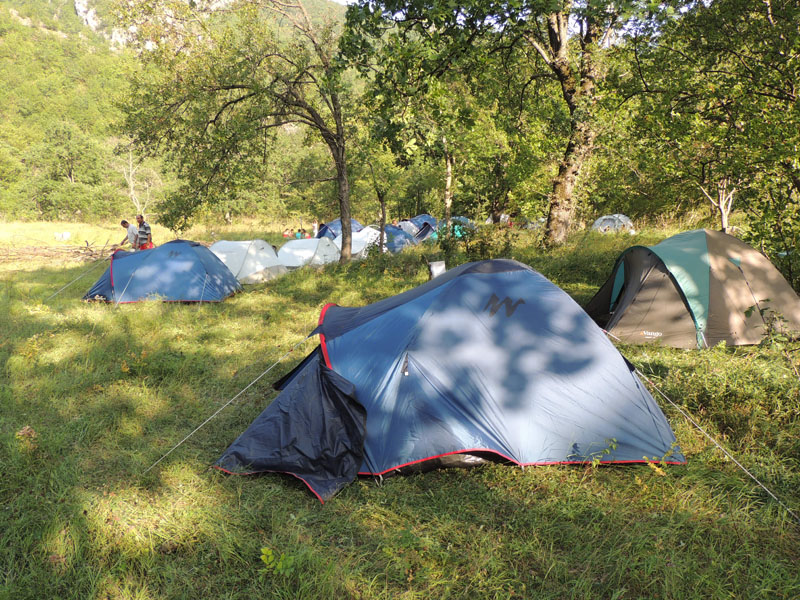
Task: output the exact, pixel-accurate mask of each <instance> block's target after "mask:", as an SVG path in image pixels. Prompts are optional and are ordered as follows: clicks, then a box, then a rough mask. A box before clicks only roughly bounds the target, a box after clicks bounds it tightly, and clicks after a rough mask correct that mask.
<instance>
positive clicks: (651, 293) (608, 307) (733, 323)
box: [586, 229, 800, 348]
mask: <svg viewBox="0 0 800 600" xmlns="http://www.w3.org/2000/svg"><path fill="white" fill-rule="evenodd" d="M586 312H588V313H589V315H590V316H591V317H592V318H593V319H594V320H595V321H596V322H597V323H598V324H599V325H600V326H601V327H603V328H605V329H606V331H608V332H609V333H610V334H612V335H613V336H614V337H616V338H618V339H620V340H621V341H623V342H626V343H643V342H648V341H655V342H658V343H661V344H665V345H667V346H675V347H677V348H697V347H700V348H703V347H708V346H713V345H715V344H717V343H719V342H723V341H724V342H726V343H727V344H730V345H744V344H757V343H758V342H760V341H761V340H762V339H763V337H764V335H765V333H766V332H767V330H768V327H769V324H770V323H771V324H773V325H774V326H777V327H778V328H779V329H783V330H790V331H800V299H798V297H797V294H796V293H795V291H794V290H793V289H792V288H791V286H790V285H789V284H788V283H787V282H786V280H785V279H784V278H783V276H782V275H781V274H780V273H779V272H778V270H777V269H776V268H775V267H774V266H773V264H772V263H771V262H769V260H767V258H766V257H764V255H762V254H761V253H759V252H758V251H756V250H754V249H753V248H751V247H750V246H748V245H747V244H745V243H744V242H742V241H740V240H738V239H736V238H735V237H733V236H730V235H727V234H725V233H721V232H719V231H709V230H707V229H698V230H695V231H687V232H685V233H681V234H678V235H675V236H673V237H671V238H668V239H666V240H664V241H663V242H661V243H660V244H657V245H655V246H651V247H644V246H633V247H631V248H628V249H627V250H625V251H624V252H623V253H622V254H621V255H620V257H619V258H618V259H617V263H616V265H615V266H614V269H613V270H612V272H611V277H609V279H608V280H607V281H606V282H605V284H603V286H602V287H601V288H600V290H599V291H598V292H597V294H596V295H595V296H594V298H592V299H591V300H590V301H589V304H588V305H587V306H586Z"/></svg>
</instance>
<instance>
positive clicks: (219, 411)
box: [142, 335, 311, 475]
mask: <svg viewBox="0 0 800 600" xmlns="http://www.w3.org/2000/svg"><path fill="white" fill-rule="evenodd" d="M310 337H311V336H310V335H309V336H306V337H305V338H303V339H302V340H300V341H299V342H297V343H296V344H295V345H294V346H292V348H291V349H290V350H289V351H288V352H287V353H286V354H284V355H283V356H281V357H280V358H279V359H278V360H276V361H275V362H274V363H273V364H272V365H271V366H270V367H268V368H267V370H266V371H264V372H263V373H261V375H259V376H258V377H256V378H255V379H253V381H251V382H250V383H249V384H248V385H247V386H246V387H245V388H244V389H243V390H242V391H240V392H239V393H238V394H236V395H235V396H234V397H233V398H231V399H230V400H228V401H227V402H226V403H225V404H223V405H222V406H220V407H219V409H217V411H216V412H215V413H214V414H213V415H211V416H210V417H208V418H207V419H206V420H205V421H203V422H202V423H200V425H198V426H197V427H196V428H195V429H194V431H192V432H191V433H190V434H189V435H187V436H186V437H185V438H183V439H182V440H181V441H180V442H178V443H177V444H175V445H174V446H173V447H172V448H171V449H170V451H169V452H167V453H166V454H164V455H163V456H162V457H161V458H159V459H158V460H157V461H156V462H154V463H153V464H152V465H150V466H149V467H147V469H145V470H144V471H143V472H142V475H145V474H147V472H148V471H150V469H152V468H153V467H155V466H156V465H157V464H158V463H160V462H161V461H162V460H164V459H165V458H167V456H169V455H170V454H172V453H173V452H174V451H175V450H177V449H178V447H179V446H180V445H181V444H183V443H184V442H185V441H186V440H188V439H189V438H190V437H192V436H193V435H194V434H195V433H197V432H198V431H200V430H201V429H202V428H203V427H205V426H206V425H207V424H208V423H209V422H210V421H211V420H212V419H213V418H214V417H216V416H217V415H218V414H219V413H221V412H222V411H223V410H224V409H225V408H226V407H227V406H228V405H229V404H231V403H232V402H233V401H234V400H236V399H237V398H238V397H239V396H241V395H242V394H244V393H245V392H246V391H247V390H249V389H250V388H251V387H252V386H253V385H254V384H255V383H256V382H257V381H258V380H259V379H261V378H262V377H264V375H266V374H267V373H269V372H270V371H272V369H274V368H275V367H276V366H277V365H278V363H280V362H281V361H282V360H283V359H284V358H286V357H287V356H289V355H290V354H291V353H292V352H294V351H295V348H297V347H298V346H299V345H300V344H302V343H303V342H305V341H306V340H308V339H309V338H310Z"/></svg>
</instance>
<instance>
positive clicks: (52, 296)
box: [43, 256, 111, 302]
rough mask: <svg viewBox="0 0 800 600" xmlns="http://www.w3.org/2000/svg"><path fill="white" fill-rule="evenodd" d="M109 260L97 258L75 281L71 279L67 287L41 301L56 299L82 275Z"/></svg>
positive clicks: (107, 257)
mask: <svg viewBox="0 0 800 600" xmlns="http://www.w3.org/2000/svg"><path fill="white" fill-rule="evenodd" d="M109 258H111V257H110V256H106V257H104V258H98V259H97V260H95V261H94V262H93V263H92V264H91V265H90V266H89V268H88V269H86V270H85V271H84V272H83V273H81V274H80V275H78V276H77V277H76V278H75V279H73V280H72V281H70V282H69V283H68V284H67V285H65V286H64V287H62V288H61V289H60V290H58V291H57V292H54V293H52V294H50V295H49V296H48V297H47V298H45V299H44V300H43V302H47V301H48V300H50V299H51V298H55V297H56V296H58V295H59V294H60V293H61V292H63V291H64V290H65V289H67V288H68V287H69V286H71V285H72V284H73V283H75V282H76V281H78V280H79V279H81V278H82V277H83V276H84V275H87V274H88V273H89V271H91V270H92V269H94V268H95V267H96V266H97V265H98V264H100V263H101V262H103V261H106V260H108V259H109Z"/></svg>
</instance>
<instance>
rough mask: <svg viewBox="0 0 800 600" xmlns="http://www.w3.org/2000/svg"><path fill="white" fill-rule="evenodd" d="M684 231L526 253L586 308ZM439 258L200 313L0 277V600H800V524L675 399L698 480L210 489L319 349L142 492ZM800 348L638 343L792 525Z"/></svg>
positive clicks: (18, 274) (799, 430)
mask: <svg viewBox="0 0 800 600" xmlns="http://www.w3.org/2000/svg"><path fill="white" fill-rule="evenodd" d="M118 229H119V230H120V231H119V234H118V237H119V238H120V239H121V238H122V235H123V234H124V232H123V231H122V229H121V228H120V227H118ZM200 233H201V232H195V233H194V237H201V235H198V234H200ZM215 233H218V232H215ZM254 233H257V234H258V233H259V232H253V231H251V230H241V231H234V230H233V229H232V230H231V231H226V232H225V235H226V237H229V238H235V237H238V238H240V239H242V238H248V237H254V235H253V234H254ZM205 235H206V236H207V237H206V238H205V239H209V237H210V232H205ZM665 235H666V233H665V232H663V231H648V232H645V233H644V234H641V235H639V236H636V237H633V238H629V237H627V236H607V237H601V236H598V235H594V234H586V235H582V234H579V235H577V236H575V237H574V238H573V239H572V240H571V242H570V244H568V245H567V246H566V247H564V248H562V249H559V250H558V251H555V252H551V253H545V252H543V251H540V250H538V249H537V248H536V247H535V246H534V245H532V244H531V243H530V242H531V240H530V239H528V238H526V237H523V238H520V239H518V240H515V243H514V245H513V247H512V248H511V252H510V253H511V255H513V256H514V257H515V258H517V259H519V260H522V261H524V262H526V263H528V264H531V265H532V266H534V268H536V269H537V270H539V271H541V272H542V273H543V274H544V275H546V276H547V277H549V278H550V279H551V280H553V281H554V282H556V283H557V284H559V285H561V286H562V287H563V288H564V289H565V290H567V292H569V293H570V294H571V295H573V297H575V298H576V299H577V300H578V301H580V302H583V301H585V300H587V299H588V298H589V297H591V295H592V294H593V293H594V291H595V290H596V289H597V287H598V286H599V285H600V283H602V281H603V279H604V278H605V277H606V276H607V274H608V271H609V270H610V268H611V266H612V264H613V262H614V259H615V258H616V256H617V254H618V253H619V252H620V251H621V250H622V249H624V248H625V247H627V245H629V244H631V243H644V244H649V243H653V242H654V241H658V240H659V239H660V238H662V237H664V236H665ZM258 237H265V236H264V235H260V234H259V235H258ZM267 237H268V236H267ZM268 239H269V237H268ZM426 253H427V257H428V258H434V257H435V255H434V249H416V250H413V251H409V252H406V253H403V254H400V255H398V256H394V257H391V258H389V257H373V258H371V259H369V260H367V261H365V262H362V263H354V264H351V265H347V266H339V265H333V266H330V267H328V268H326V269H325V270H322V271H314V270H310V269H302V270H299V271H296V272H293V273H291V274H289V275H287V276H285V277H283V278H280V279H277V280H275V281H273V282H270V283H267V284H262V285H258V286H252V287H250V288H249V289H248V291H247V292H246V293H242V294H239V295H237V296H235V297H233V298H231V299H229V300H227V301H226V302H224V303H220V304H214V305H202V306H197V305H180V304H172V303H169V304H161V303H141V304H132V305H121V306H118V307H114V306H107V305H100V304H85V303H82V302H81V301H80V300H79V298H80V296H81V295H82V294H83V293H84V292H85V291H86V289H88V287H89V286H90V285H91V283H92V281H90V280H92V278H93V277H94V276H90V277H87V278H86V280H84V282H82V283H81V284H76V285H74V286H71V287H69V288H67V289H66V290H65V291H64V292H63V293H61V294H59V295H57V296H56V297H55V298H53V299H51V300H49V301H47V302H44V301H43V300H44V299H45V298H46V297H47V296H49V295H50V294H52V293H53V292H54V291H56V290H57V289H58V288H60V287H62V286H63V285H65V284H67V283H69V282H70V281H72V280H73V279H74V278H75V277H77V276H78V275H79V274H80V273H82V272H83V271H84V270H85V269H86V268H87V267H88V265H85V264H81V263H65V264H53V263H52V262H51V261H50V260H48V261H42V262H41V263H34V264H26V265H21V264H0V313H1V314H2V315H3V316H2V317H0V368H2V371H0V377H2V380H1V381H2V385H1V386H0V461H1V462H2V477H0V536H1V537H0V598H9V599H10V598H14V599H17V598H36V599H41V598H56V597H60V598H141V599H155V598H255V597H263V598H287V599H289V598H292V599H294V598H365V599H382V598H409V599H410V598H433V597H436V598H512V597H523V598H731V597H736V598H797V597H800V574H799V572H798V569H797V565H798V564H800V527H798V524H797V523H794V522H792V521H791V520H790V519H789V518H788V517H787V514H786V513H785V511H783V510H782V509H781V508H780V507H779V506H778V505H777V504H776V503H775V502H774V501H772V500H771V499H770V498H769V497H768V496H767V495H766V494H765V493H764V492H763V491H762V490H761V489H760V488H758V487H757V486H756V485H755V484H754V483H753V482H752V481H751V480H750V479H748V478H747V477H746V476H744V475H743V474H742V473H741V471H740V470H739V469H738V468H737V467H736V466H735V465H733V464H732V463H731V462H730V461H728V460H726V458H725V457H724V455H723V454H721V453H720V452H719V451H718V450H717V449H715V448H714V447H713V445H711V444H710V443H708V442H707V440H706V439H705V438H704V437H703V436H702V435H701V434H700V433H699V432H698V431H697V430H696V429H694V428H693V427H692V426H690V425H688V424H687V423H686V421H685V420H684V419H683V418H682V417H681V416H680V415H679V414H677V412H676V411H674V409H671V408H670V407H669V406H664V411H665V413H666V414H667V416H668V418H669V419H670V422H671V423H672V425H673V428H674V429H675V431H676V435H677V436H678V439H679V442H680V444H681V447H682V448H683V450H684V451H685V453H686V454H687V456H688V459H689V462H688V465H687V466H685V467H671V468H663V469H661V468H651V467H648V466H644V465H643V466H629V467H605V468H591V467H586V468H583V467H566V466H554V467H543V468H530V469H525V470H521V469H517V468H510V467H504V466H500V465H488V466H483V467H478V468H474V469H471V470H442V471H434V472H430V473H425V474H419V475H411V476H407V477H395V478H391V479H387V480H385V481H384V482H381V483H379V482H375V481H373V480H370V479H363V480H359V481H357V482H356V483H354V484H353V485H350V486H349V487H347V488H345V489H344V491H343V492H342V493H341V494H339V495H338V496H337V497H336V498H334V499H333V500H332V501H330V502H328V503H326V504H325V505H324V506H322V505H320V504H319V502H318V501H317V500H316V499H315V498H314V497H313V496H312V495H311V494H309V493H308V492H307V490H306V488H305V487H304V486H303V485H302V484H301V483H299V482H297V481H296V480H294V479H292V478H290V477H285V476H280V475H265V476H260V477H230V476H226V475H223V474H221V473H219V472H217V471H214V470H210V469H209V468H208V466H209V465H210V464H211V463H213V461H214V460H216V458H217V457H218V456H219V455H220V453H221V452H222V451H223V450H224V449H225V448H226V447H227V445H228V444H229V443H230V442H231V441H233V439H234V438H235V437H236V436H237V435H238V434H239V433H240V432H241V431H242V430H243V429H244V428H245V427H246V426H247V425H248V424H249V423H250V422H251V421H252V419H253V418H254V417H255V416H256V415H258V414H259V413H260V412H261V410H263V408H264V406H265V405H266V404H267V403H268V402H269V401H270V399H271V398H272V397H273V395H274V393H273V392H272V390H271V388H270V383H271V382H272V381H274V380H275V379H277V378H278V376H279V375H282V374H283V373H285V372H286V371H288V370H289V369H290V368H291V367H292V366H294V365H295V364H296V363H297V362H298V361H299V360H300V359H301V358H302V357H303V356H304V355H305V353H306V352H308V351H310V350H311V349H313V347H314V345H315V343H316V341H315V340H314V339H311V340H308V341H305V342H303V343H301V344H300V346H299V347H298V348H297V349H296V350H295V351H294V352H293V353H292V354H291V355H290V356H289V358H287V359H285V360H284V361H283V362H282V363H281V364H280V365H279V366H278V367H277V368H276V369H275V370H274V371H273V372H272V373H271V374H270V375H269V376H268V377H265V378H264V379H263V380H261V381H259V382H258V383H256V384H255V385H254V386H253V387H252V388H250V390H248V391H247V392H246V393H245V394H243V395H242V397H241V398H240V399H239V400H237V401H236V402H235V403H233V404H232V405H231V406H229V407H228V408H227V409H225V410H224V411H222V412H221V413H220V415H219V416H218V417H217V418H216V419H214V420H213V421H211V422H210V423H209V424H208V425H207V426H205V427H204V428H202V429H201V430H200V431H198V432H197V433H196V434H195V435H194V436H192V437H191V438H190V439H189V440H188V441H187V442H186V443H184V444H183V445H182V446H180V447H179V448H178V449H177V450H176V451H175V452H174V453H173V454H172V455H170V456H169V457H168V458H167V459H165V460H164V461H163V462H162V463H160V464H159V465H158V466H157V467H156V468H154V469H153V470H151V471H150V472H148V473H147V474H144V471H145V470H146V469H147V467H148V466H150V465H151V464H152V463H153V462H155V461H156V460H157V459H158V458H160V457H161V456H162V455H163V454H164V453H165V452H167V451H168V450H169V449H170V448H172V447H173V446H174V444H176V443H177V442H178V441H179V440H181V439H182V438H183V437H184V436H185V435H186V434H188V433H189V432H190V431H192V430H193V429H194V428H195V427H196V426H197V425H198V424H200V423H201V422H202V421H204V420H205V419H206V418H207V417H208V416H209V415H211V414H212V413H213V412H214V411H215V410H217V409H218V408H219V407H220V406H222V405H223V404H224V403H225V402H227V401H228V400H229V399H230V398H232V397H233V396H234V395H236V394H237V393H238V392H239V391H240V390H241V389H242V388H244V387H245V386H246V385H247V384H249V383H250V382H251V381H253V379H255V378H256V377H257V376H258V375H260V374H261V373H262V372H263V371H264V370H265V369H266V368H267V367H268V366H270V365H271V364H273V363H274V362H275V361H276V360H278V358H279V357H281V356H282V355H283V354H285V353H286V352H287V351H288V350H289V349H290V348H291V347H292V346H294V345H295V344H297V343H298V342H301V341H302V340H303V339H304V338H305V336H306V335H307V334H308V333H309V332H310V331H311V330H312V329H313V327H314V326H315V324H316V321H317V318H318V315H319V310H320V309H321V307H322V306H323V305H324V304H325V303H327V302H337V303H339V304H343V305H361V304H365V303H368V302H373V301H375V300H378V299H380V298H383V297H386V296H388V295H391V294H395V293H398V292H400V291H403V290H406V289H409V288H411V287H413V286H415V285H418V284H420V283H422V282H424V281H425V280H427V271H426V265H425V260H424V258H425V255H426ZM450 259H451V264H450V265H448V266H454V263H455V262H459V261H461V260H465V257H464V256H463V255H460V254H458V253H456V254H454V255H451V256H450ZM101 272H102V267H98V274H97V276H99V274H100V273H101ZM797 348H798V347H797V346H796V345H794V346H793V345H791V344H786V343H781V342H774V343H765V344H763V345H762V346H757V347H748V348H726V347H717V348H713V349H711V350H707V351H683V350H674V349H664V348H657V347H652V346H626V347H620V349H621V351H622V352H623V353H624V354H625V356H626V357H627V358H628V359H629V360H631V361H632V362H633V363H634V364H636V365H637V366H638V367H639V368H640V369H641V370H642V371H643V372H644V373H645V374H646V375H647V376H648V377H649V378H651V379H652V380H653V381H654V382H656V383H657V385H658V386H659V387H660V389H662V390H663V392H664V393H665V394H667V395H668V396H669V397H670V398H672V399H673V400H674V401H675V402H676V403H677V404H679V405H680V406H682V407H684V408H685V409H686V410H688V411H689V412H690V413H691V414H692V415H693V416H694V417H695V418H696V419H697V420H698V421H699V422H700V424H701V425H702V426H703V427H704V428H705V429H706V430H707V431H708V432H709V433H711V434H712V435H714V436H715V437H716V438H717V439H718V440H720V441H721V442H722V443H723V444H724V445H725V446H726V447H727V448H729V449H730V450H731V451H732V452H733V453H734V454H735V455H736V456H737V457H738V459H740V460H741V461H742V463H743V464H744V465H745V466H746V467H747V468H748V469H749V470H751V471H752V472H753V473H754V474H755V475H756V476H757V477H759V478H760V479H761V480H762V481H764V483H766V484H767V485H768V486H769V487H770V488H771V489H773V490H774V491H775V492H776V493H778V494H779V496H780V497H781V498H782V499H783V500H784V501H785V502H786V503H787V504H788V505H789V506H791V507H793V508H794V509H795V510H797V509H798V508H799V507H800V464H798V459H800V441H799V440H800V381H798V377H797V371H796V369H797V365H798V360H800V352H798V351H797ZM273 375H274V377H273ZM263 548H267V549H269V551H270V552H269V553H268V555H269V556H271V557H272V559H271V560H268V561H266V562H265V561H264V560H262V558H261V556H262V549H263Z"/></svg>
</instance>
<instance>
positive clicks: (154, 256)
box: [83, 240, 242, 304]
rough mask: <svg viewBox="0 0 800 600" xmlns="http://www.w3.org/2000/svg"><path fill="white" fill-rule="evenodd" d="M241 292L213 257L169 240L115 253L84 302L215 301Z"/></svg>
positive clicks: (194, 245)
mask: <svg viewBox="0 0 800 600" xmlns="http://www.w3.org/2000/svg"><path fill="white" fill-rule="evenodd" d="M241 289H242V286H241V285H239V282H238V281H237V280H236V277H235V276H234V275H233V273H231V271H230V269H228V267H226V266H225V263H223V262H222V261H221V260H220V259H219V258H217V256H216V255H215V254H214V253H213V252H211V250H209V249H208V248H206V247H205V246H203V245H201V244H198V243H197V242H189V241H186V240H173V241H171V242H167V243H166V244H163V245H161V246H157V247H155V248H153V249H152V250H141V251H139V252H125V251H123V250H118V251H117V252H115V253H114V255H113V256H112V257H111V264H110V265H109V267H108V269H107V270H106V272H105V273H103V275H102V276H101V277H100V279H98V280H97V282H95V284H94V285H93V286H92V288H91V289H90V290H89V291H88V292H86V295H85V296H84V297H83V299H84V300H104V301H106V302H115V303H118V304H120V303H125V302H139V301H140V300H146V299H148V298H154V299H159V300H164V301H168V302H219V301H220V300H224V299H225V298H227V297H228V296H230V295H231V294H233V293H235V292H237V291H239V290H241Z"/></svg>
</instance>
